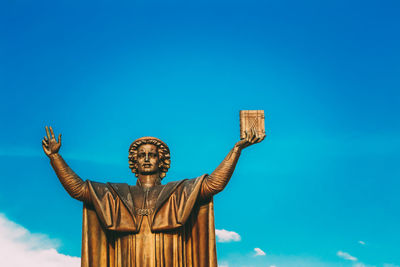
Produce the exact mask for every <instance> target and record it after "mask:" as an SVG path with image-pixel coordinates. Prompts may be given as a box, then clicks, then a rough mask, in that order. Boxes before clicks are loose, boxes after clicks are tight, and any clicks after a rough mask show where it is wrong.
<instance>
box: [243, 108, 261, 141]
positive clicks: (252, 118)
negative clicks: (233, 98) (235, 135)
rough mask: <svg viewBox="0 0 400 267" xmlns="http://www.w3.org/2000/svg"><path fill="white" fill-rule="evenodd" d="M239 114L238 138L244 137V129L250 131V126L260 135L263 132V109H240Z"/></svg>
mask: <svg viewBox="0 0 400 267" xmlns="http://www.w3.org/2000/svg"><path fill="white" fill-rule="evenodd" d="M239 115H240V139H244V138H245V137H246V131H247V132H250V131H251V129H252V128H255V130H256V131H257V133H258V134H259V135H260V136H262V135H264V134H265V116H264V110H241V111H240V113H239Z"/></svg>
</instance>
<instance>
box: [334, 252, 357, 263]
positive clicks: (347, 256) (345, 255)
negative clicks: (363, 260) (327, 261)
mask: <svg viewBox="0 0 400 267" xmlns="http://www.w3.org/2000/svg"><path fill="white" fill-rule="evenodd" d="M336 255H337V256H338V257H340V258H342V259H345V260H349V261H357V258H356V257H354V256H352V255H350V254H349V253H347V252H343V251H340V250H339V251H338V252H337V253H336Z"/></svg>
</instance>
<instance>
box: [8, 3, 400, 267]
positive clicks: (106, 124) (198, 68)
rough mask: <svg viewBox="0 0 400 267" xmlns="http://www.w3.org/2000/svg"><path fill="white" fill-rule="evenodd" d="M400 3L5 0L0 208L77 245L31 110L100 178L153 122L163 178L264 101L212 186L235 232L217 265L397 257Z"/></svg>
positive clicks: (70, 204) (204, 166) (190, 171)
mask: <svg viewBox="0 0 400 267" xmlns="http://www.w3.org/2000/svg"><path fill="white" fill-rule="evenodd" d="M399 8H400V6H399V4H398V3H397V2H396V1H332V2H327V1H300V2H299V1H289V0H287V1H220V0H219V1H191V2H190V3H188V2H187V1H172V2H171V1H162V2H157V1H136V2H135V3H131V2H128V1H123V2H119V3H115V1H114V2H111V1H85V3H82V1H57V2H54V1H41V2H40V3H38V2H37V1H4V2H3V3H1V4H0V10H2V11H1V13H2V15H1V16H0V24H1V25H2V26H1V27H0V33H1V35H0V40H1V41H0V88H1V98H0V114H1V115H0V121H1V125H2V129H3V131H1V132H0V159H1V161H0V167H1V171H2V179H1V181H2V185H3V186H2V187H1V188H0V213H2V214H3V216H4V218H6V219H5V220H8V221H10V222H14V223H16V224H18V225H20V226H21V227H24V228H25V229H27V230H28V231H30V232H31V233H34V234H36V233H37V234H43V235H46V236H47V237H48V238H50V239H52V240H53V239H54V240H57V244H58V245H54V246H56V247H57V249H58V252H59V253H60V254H66V255H72V256H79V255H80V242H81V241H80V238H81V236H80V235H81V209H82V205H81V203H79V202H77V201H75V200H73V199H71V198H70V197H69V195H68V194H67V193H66V192H65V191H64V190H63V188H62V187H61V185H60V184H59V182H58V180H57V177H56V176H55V174H54V173H53V171H52V169H51V168H50V165H49V162H48V159H47V158H46V156H45V155H44V153H43V151H42V148H41V138H42V137H43V135H44V134H45V131H44V126H45V125H52V126H53V127H54V130H55V131H56V132H57V133H59V132H61V133H62V134H63V144H62V148H61V154H62V155H63V156H64V158H65V159H66V160H67V162H68V163H69V165H70V166H71V167H72V168H73V169H74V170H75V171H76V172H77V173H78V174H79V175H80V176H81V177H82V178H83V179H91V180H97V181H111V182H128V183H135V177H134V176H133V175H132V174H131V173H130V170H129V168H128V162H127V151H128V147H129V145H130V143H131V142H132V141H133V140H135V139H136V138H138V137H141V136H148V135H150V136H156V137H159V138H160V139H162V140H164V141H165V142H166V143H167V144H168V145H169V147H170V149H171V156H172V164H171V169H170V171H169V173H168V174H167V177H166V178H165V182H168V181H173V180H179V179H183V178H193V177H196V176H199V175H201V174H203V173H211V172H212V171H213V170H214V168H215V167H216V166H217V165H218V164H219V163H220V161H221V160H222V159H223V158H224V157H225V155H226V154H227V153H228V151H229V150H230V148H231V147H232V146H233V144H234V143H235V142H236V141H237V140H238V138H239V119H238V113H239V110H241V109H263V110H265V113H266V128H267V134H268V136H267V138H266V139H265V141H264V142H263V143H260V144H258V145H255V146H253V147H250V148H248V149H247V150H246V151H244V152H243V154H242V157H241V159H240V161H239V163H238V166H237V169H236V172H235V174H234V176H233V177H232V180H231V182H230V183H229V185H228V186H227V188H226V190H225V191H223V192H222V193H220V194H219V195H217V196H216V197H215V217H216V228H217V229H226V230H228V231H234V232H236V233H237V234H239V235H240V237H241V239H240V241H232V242H226V243H218V244H217V247H218V258H219V261H220V265H221V266H230V267H232V266H233V267H235V266H276V267H280V266H289V267H290V266H359V267H361V266H384V267H391V266H397V265H400V254H399V253H398V251H399V249H400V242H399V241H400V230H399V227H398V225H399V224H400V216H399V207H400V194H399V189H400V181H399V178H400V164H399V163H398V162H399V160H400V152H399V151H400V123H399V115H400V108H399V106H400V91H399V89H400V78H399V77H400V49H399V47H400V37H399V36H400V35H399V34H398V32H399V26H400V17H399V16H398V14H399ZM359 241H362V242H359ZM0 244H1V243H0ZM254 248H260V249H261V250H263V251H264V252H265V253H266V255H264V256H254V255H255V252H254ZM340 252H342V253H340ZM344 253H348V255H349V256H352V257H354V258H351V257H346V256H345V254H344ZM346 258H347V259H346ZM355 258H357V259H356V260H355ZM385 264H386V265H385ZM390 264H391V265H390Z"/></svg>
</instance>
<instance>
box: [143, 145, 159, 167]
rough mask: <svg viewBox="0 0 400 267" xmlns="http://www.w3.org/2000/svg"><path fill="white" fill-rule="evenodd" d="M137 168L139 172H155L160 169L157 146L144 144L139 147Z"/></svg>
mask: <svg viewBox="0 0 400 267" xmlns="http://www.w3.org/2000/svg"><path fill="white" fill-rule="evenodd" d="M137 164H138V166H137V169H138V173H139V174H155V173H158V172H159V171H160V167H159V164H160V158H159V155H158V149H157V146H155V145H153V144H143V145H141V146H140V147H139V148H138V153H137Z"/></svg>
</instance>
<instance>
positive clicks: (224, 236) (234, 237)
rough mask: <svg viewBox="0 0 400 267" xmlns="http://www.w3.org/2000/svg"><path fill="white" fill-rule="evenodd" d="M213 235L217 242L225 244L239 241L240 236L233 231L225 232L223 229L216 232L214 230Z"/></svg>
mask: <svg viewBox="0 0 400 267" xmlns="http://www.w3.org/2000/svg"><path fill="white" fill-rule="evenodd" d="M215 234H216V235H217V242H220V243H226V242H233V241H240V239H241V238H240V235H239V234H238V233H236V232H233V231H227V230H225V229H222V230H218V229H215Z"/></svg>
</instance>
